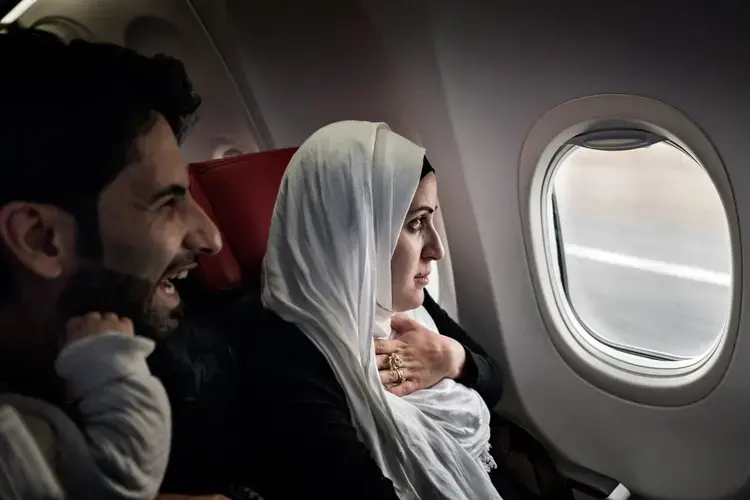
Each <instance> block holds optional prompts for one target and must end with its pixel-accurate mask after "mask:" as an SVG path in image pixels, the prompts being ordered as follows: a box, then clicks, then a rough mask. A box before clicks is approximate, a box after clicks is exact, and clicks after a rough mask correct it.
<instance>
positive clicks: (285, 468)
mask: <svg viewBox="0 0 750 500" xmlns="http://www.w3.org/2000/svg"><path fill="white" fill-rule="evenodd" d="M424 305H425V308H426V309H427V311H428V312H429V313H430V315H431V316H432V317H433V319H434V321H435V324H436V325H437V327H438V330H440V333H442V334H443V335H446V336H449V337H452V338H454V339H456V340H457V341H458V342H460V343H461V344H463V345H464V347H465V348H466V352H467V356H466V367H465V372H464V374H463V375H462V377H461V382H462V383H464V384H466V385H467V386H469V387H472V388H474V389H476V390H477V391H478V392H479V393H480V394H481V395H482V397H483V398H484V399H485V401H486V402H487V404H488V405H489V406H490V407H492V406H494V405H495V404H496V403H497V401H498V399H499V398H500V394H501V393H502V375H501V372H500V369H499V367H498V365H497V363H496V362H495V361H493V360H492V359H491V358H489V356H488V355H487V354H486V353H485V351H484V350H483V349H482V348H481V347H480V346H479V345H478V344H476V343H475V342H474V341H472V340H471V339H470V338H469V337H468V335H466V333H465V332H464V331H463V330H462V329H461V328H460V327H459V326H458V325H457V324H456V323H455V322H454V321H453V320H451V319H450V318H449V317H448V315H447V314H446V313H445V312H444V311H443V310H442V309H440V307H439V306H438V305H437V304H436V303H435V302H434V301H433V300H432V299H431V298H430V297H429V296H426V300H425V304H424ZM264 323H265V324H264V331H263V332H261V331H259V332H258V334H257V335H254V336H253V342H251V344H250V345H248V346H247V354H248V356H249V359H248V360H247V364H246V365H245V368H246V370H247V371H248V373H247V374H246V375H247V382H248V385H247V388H246V389H245V394H247V395H248V398H247V399H246V401H247V404H248V408H247V415H248V417H247V420H246V421H247V422H248V426H247V431H248V434H249V435H248V439H247V440H246V441H245V442H246V444H247V446H248V454H247V458H248V460H250V463H247V466H248V469H247V470H248V472H251V473H252V477H249V478H247V480H248V481H251V483H250V484H253V485H254V486H255V487H256V489H257V490H258V492H259V493H260V494H261V495H263V497H264V498H266V499H267V500H287V499H289V500H293V499H304V498H317V497H321V498H327V499H328V500H351V499H358V500H396V499H397V498H398V497H397V496H396V494H395V492H394V488H393V484H392V483H391V481H390V480H388V479H387V478H385V477H384V476H383V474H382V472H381V470H380V468H379V467H378V465H377V464H376V463H375V461H374V460H373V459H372V457H371V455H370V453H369V451H368V449H367V448H366V447H365V445H364V444H363V443H362V441H361V440H360V438H359V436H358V434H357V430H356V428H355V427H354V425H353V423H352V418H351V412H350V411H349V406H348V404H347V400H346V395H345V394H344V391H343V389H342V388H341V385H340V384H339V382H338V380H337V379H336V376H335V374H334V372H333V370H332V369H331V367H330V366H329V364H328V362H327V361H326V359H325V357H324V356H323V354H321V353H320V351H318V349H317V348H316V347H315V346H314V345H313V344H312V342H311V341H310V340H308V339H307V337H306V336H305V335H304V334H303V333H302V332H301V331H300V330H299V329H298V328H297V327H296V326H295V325H293V324H291V323H287V322H284V321H282V320H281V319H280V318H278V317H277V316H276V315H274V314H273V313H270V312H268V313H267V315H266V320H265V322H264Z"/></svg>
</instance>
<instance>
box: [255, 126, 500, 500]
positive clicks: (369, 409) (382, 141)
mask: <svg viewBox="0 0 750 500" xmlns="http://www.w3.org/2000/svg"><path fill="white" fill-rule="evenodd" d="M423 157H424V149H423V148H421V147H419V146H417V145H415V144H413V143H411V142H409V141H407V140H406V139H404V138H403V137H401V136H399V135H397V134H395V133H393V132H392V131H391V130H390V129H389V128H388V126H387V125H385V124H382V123H370V122H355V121H345V122H338V123H334V124H331V125H328V126H326V127H324V128H322V129H320V130H318V131H317V132H316V133H314V134H313V135H312V136H311V137H310V138H309V139H308V140H307V141H305V143H304V144H303V145H302V146H301V147H300V148H299V150H298V151H297V152H296V153H295V155H294V157H293V158H292V160H291V162H290V164H289V166H288V168H287V170H286V172H285V173H284V177H283V179H282V183H281V188H280V190H279V194H278V198H277V200H276V206H275V208H274V214H273V218H272V222H271V231H270V236H269V242H268V251H267V254H266V258H265V262H264V270H263V281H264V288H263V293H262V299H263V303H264V305H265V306H266V307H267V308H268V309H270V310H272V311H274V312H276V313H277V314H278V315H279V316H280V317H281V318H282V319H284V320H286V321H289V322H292V323H294V324H296V325H297V326H298V327H299V328H300V330H302V332H303V333H304V334H305V335H306V336H307V337H308V338H309V339H310V340H311V341H312V342H313V343H314V344H315V345H316V346H317V348H318V349H319V350H320V351H321V352H322V353H323V354H324V356H325V357H326V359H327V360H328V363H329V364H330V366H331V367H332V369H333V371H334V373H335V374H336V376H337V378H338V380H339V383H340V384H341V386H342V387H343V389H344V392H345V394H346V396H347V401H348V403H349V407H350V410H351V413H352V418H353V421H354V423H355V426H356V427H357V429H358V431H359V434H360V438H361V439H362V441H363V443H365V445H366V446H367V447H368V448H369V449H370V452H371V454H372V456H373V458H374V459H375V460H376V462H377V463H378V465H379V466H380V468H381V470H382V471H383V473H384V475H386V476H387V477H388V478H390V479H391V480H392V481H393V483H394V485H395V488H396V491H397V493H398V495H399V497H400V498H401V499H408V500H412V499H419V500H432V499H451V500H478V499H500V496H499V495H498V493H497V492H496V490H495V489H494V487H493V486H492V483H491V481H490V479H489V476H488V474H487V472H486V471H485V470H484V468H483V465H482V463H481V457H482V453H483V452H486V448H485V444H486V442H487V438H488V437H489V426H488V420H489V412H488V410H487V408H486V406H484V404H483V403H482V404H481V405H480V406H481V408H483V410H482V409H481V408H480V409H478V410H477V411H473V412H472V411H471V410H470V409H468V408H470V407H472V405H474V404H475V402H476V400H479V401H480V402H481V399H478V398H479V396H478V395H477V394H476V392H474V391H470V390H469V389H466V388H463V387H462V386H460V385H458V384H455V382H452V381H446V382H447V383H445V384H444V383H442V382H441V383H440V384H438V386H440V387H438V386H436V387H435V388H433V389H431V390H428V391H427V392H428V393H429V392H430V391H431V392H432V394H431V397H433V398H435V401H434V402H433V403H431V404H427V403H424V404H422V403H419V401H420V400H421V399H422V398H421V397H420V396H413V397H410V398H399V397H397V396H394V395H392V394H390V393H388V392H387V391H385V390H384V389H383V387H382V385H381V384H380V380H379V378H378V371H377V365H376V361H375V354H374V348H373V334H374V332H375V334H378V335H381V336H382V335H388V333H389V332H386V331H385V330H390V328H389V326H388V325H387V324H386V322H387V321H389V314H388V313H387V312H385V310H384V309H382V308H380V307H378V305H377V304H380V305H382V306H383V307H385V308H390V305H391V266H390V261H391V256H392V255H393V252H394V249H395V246H396V242H397V239H398V236H399V232H400V229H401V226H402V225H403V221H404V217H405V216H406V213H407V210H408V208H409V205H410V204H411V200H412V198H413V196H414V193H415V191H416V188H417V185H418V184H419V176H420V172H421V168H422V160H423ZM376 322H377V323H378V325H380V326H379V327H376ZM378 331H379V332H380V333H377V332H378ZM456 388H458V389H459V390H454V389H456ZM448 394H452V395H453V396H450V397H449V396H447V395H448ZM472 394H474V395H475V396H476V398H477V399H472V398H473V397H474V396H472ZM453 398H455V399H453ZM424 399H425V400H426V399H429V398H428V397H425V398H424ZM459 399H460V401H462V402H463V404H464V405H465V406H464V408H462V409H461V410H460V411H459V410H458V409H457V408H456V406H455V401H458V400H459ZM470 400H471V401H470ZM441 406H443V407H444V408H443V409H440V408H439V407H441ZM471 433H474V435H473V436H471V437H469V434H471ZM459 439H460V440H461V441H462V443H460V442H459ZM470 443H473V444H470ZM477 443H480V444H477ZM482 443H483V444H482ZM462 444H463V445H462ZM302 466H304V465H302ZM334 477H335V476H334ZM332 480H335V479H333V478H332Z"/></svg>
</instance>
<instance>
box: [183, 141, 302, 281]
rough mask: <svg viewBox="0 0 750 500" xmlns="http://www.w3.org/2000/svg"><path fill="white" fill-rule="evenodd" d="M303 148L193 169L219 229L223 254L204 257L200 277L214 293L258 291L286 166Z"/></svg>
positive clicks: (194, 189)
mask: <svg viewBox="0 0 750 500" xmlns="http://www.w3.org/2000/svg"><path fill="white" fill-rule="evenodd" d="M296 150H297V148H286V149H278V150H274V151H263V152H260V153H250V154H243V155H238V156H232V157H230V158H221V159H218V160H210V161H205V162H200V163H193V164H191V165H190V167H189V168H190V192H191V193H192V195H193V197H194V198H195V200H196V202H197V203H198V204H199V205H200V206H201V207H203V209H204V210H205V211H206V213H207V214H208V216H209V217H210V218H211V219H212V220H213V221H214V223H215V224H216V225H217V226H218V228H219V231H220V232H221V236H222V239H223V243H224V245H223V247H222V249H221V251H220V252H219V253H218V254H216V255H212V256H203V257H201V258H200V259H199V262H198V274H199V276H200V278H201V280H202V281H203V282H204V284H206V285H208V287H209V288H210V289H211V290H214V291H228V290H234V289H237V288H246V287H254V288H256V289H257V287H258V286H259V284H260V270H261V265H262V262H263V256H264V255H265V253H266V245H267V242H268V233H269V231H270V222H271V215H272V213H273V207H274V205H275V203H276V195H277V192H278V189H279V185H280V184H281V178H282V175H283V174H284V170H286V166H287V164H288V163H289V160H290V159H291V158H292V155H293V154H294V152H295V151H296Z"/></svg>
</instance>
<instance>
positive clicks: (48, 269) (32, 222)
mask: <svg viewBox="0 0 750 500" xmlns="http://www.w3.org/2000/svg"><path fill="white" fill-rule="evenodd" d="M0 237H2V242H3V244H4V246H5V248H6V250H7V251H8V253H9V254H10V255H12V256H13V257H15V258H16V260H17V261H18V262H19V263H21V264H22V265H23V266H24V267H25V268H27V269H28V270H29V271H31V272H32V273H34V274H35V275H37V276H39V277H41V278H45V279H55V278H58V277H60V276H61V275H62V274H63V273H64V272H65V270H66V267H67V266H68V265H69V263H70V259H71V256H72V254H73V253H74V249H75V246H74V245H75V238H74V237H75V221H74V219H73V217H71V216H70V215H68V214H66V213H65V212H63V211H62V210H60V209H58V208H55V207H52V206H49V205H40V204H35V203H27V202H11V203H8V204H6V205H3V206H2V207H0Z"/></svg>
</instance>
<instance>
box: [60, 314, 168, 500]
mask: <svg viewBox="0 0 750 500" xmlns="http://www.w3.org/2000/svg"><path fill="white" fill-rule="evenodd" d="M153 349H154V343H153V342H152V341H151V340H148V339H146V338H143V337H136V336H134V335H133V325H132V323H131V322H130V320H128V319H127V318H118V317H117V316H116V315H114V314H111V313H106V314H99V313H89V314H87V315H86V316H84V317H83V318H73V319H71V320H70V322H69V323H68V344H67V346H66V347H64V348H63V349H62V351H61V352H60V355H59V356H58V358H57V361H56V363H55V368H56V370H57V373H58V375H59V376H60V377H62V378H63V379H64V380H65V381H66V382H67V390H68V396H69V397H70V398H71V399H72V400H73V401H74V402H75V404H76V408H77V412H78V414H79V417H80V419H81V421H82V422H81V424H82V426H83V429H82V430H83V432H84V434H85V435H86V438H87V440H88V443H89V449H90V451H91V454H92V456H93V458H94V460H95V462H96V464H97V466H98V469H99V475H100V482H101V483H102V486H104V489H105V491H107V492H109V493H111V494H112V496H113V497H114V498H122V499H128V500H130V499H133V500H135V499H143V500H152V499H153V498H154V497H155V496H156V494H157V493H158V491H159V485H160V484H161V481H162V479H163V477H164V472H165V470H166V467H167V461H168V459H169V446H170V440H171V412H170V407H169V401H168V399H167V394H166V392H165V390H164V387H163V386H162V385H161V382H159V380H158V379H156V377H154V376H152V375H151V372H150V371H149V369H148V366H147V365H146V357H147V356H148V355H149V354H150V353H151V352H152V351H153Z"/></svg>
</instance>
